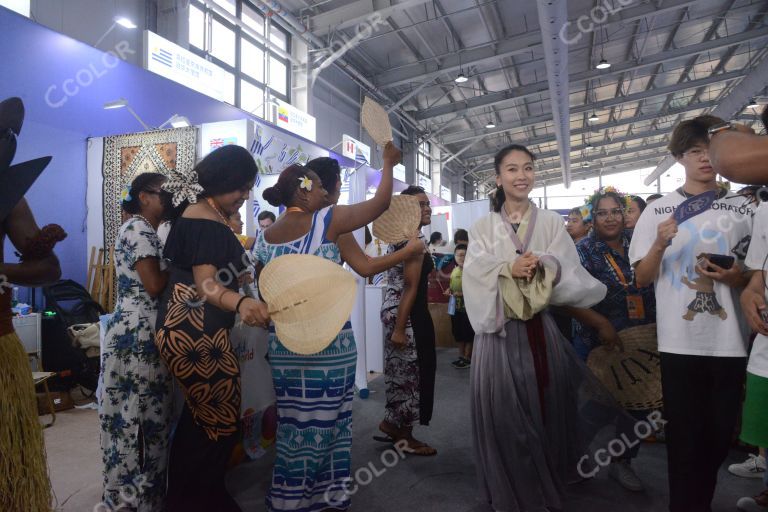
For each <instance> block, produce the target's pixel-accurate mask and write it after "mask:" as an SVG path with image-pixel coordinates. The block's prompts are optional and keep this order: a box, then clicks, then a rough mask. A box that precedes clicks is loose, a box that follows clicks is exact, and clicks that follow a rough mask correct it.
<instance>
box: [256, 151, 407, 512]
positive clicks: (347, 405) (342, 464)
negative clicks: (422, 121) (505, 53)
mask: <svg viewBox="0 0 768 512" xmlns="http://www.w3.org/2000/svg"><path fill="white" fill-rule="evenodd" d="M400 156H401V155H400V151H399V150H398V149H397V148H396V147H395V146H394V145H393V144H392V143H389V144H387V146H386V147H385V148H384V168H383V170H382V176H381V183H380V184H379V187H378V189H377V190H376V194H375V195H374V197H373V198H372V199H370V200H368V201H364V202H362V203H358V204H355V205H349V206H345V205H336V206H334V205H331V206H328V192H327V191H326V190H325V189H324V188H323V185H322V182H321V180H320V178H319V177H318V176H317V174H316V173H315V172H313V171H312V170H310V169H309V168H307V167H304V166H301V165H292V166H290V167H288V168H286V169H285V170H283V172H282V173H280V178H279V179H278V181H277V183H276V184H275V185H274V186H273V187H269V188H268V189H266V190H265V191H264V193H263V196H264V199H266V200H267V201H268V202H269V203H270V204H271V205H273V206H285V207H287V209H286V211H285V213H283V215H281V216H280V217H279V218H278V219H277V221H276V222H275V223H274V224H273V225H271V226H270V227H269V228H267V229H266V230H264V231H262V232H260V233H259V235H258V239H257V241H256V250H255V255H256V259H257V261H258V262H259V264H260V265H261V266H263V265H266V264H268V263H269V262H270V261H272V260H274V259H275V258H279V257H280V256H283V255H285V254H312V255H315V256H320V257H323V258H326V259H329V260H331V261H334V262H337V263H341V255H340V251H339V247H338V246H337V244H336V242H337V240H338V239H339V237H340V236H341V235H343V234H344V233H350V232H352V231H354V230H355V229H359V228H361V227H363V226H365V225H366V224H368V223H369V222H372V221H373V220H374V219H376V218H377V217H378V216H379V215H381V214H382V213H383V212H384V211H385V210H386V209H387V208H388V207H389V203H390V200H391V198H392V168H393V167H394V166H395V165H396V164H397V163H398V162H399V161H400ZM269 361H270V364H271V365H272V377H273V382H274V386H275V394H276V397H277V408H278V417H279V420H278V428H277V442H276V445H277V458H276V460H275V467H274V470H273V475H272V484H271V486H270V489H269V492H268V493H267V497H266V504H267V508H268V509H269V510H270V511H288V510H291V511H302V512H304V511H306V512H309V511H316V510H328V509H330V510H346V509H348V508H349V506H350V499H349V490H348V489H347V482H348V480H349V478H350V476H351V467H350V466H351V448H352V399H353V388H354V383H355V365H356V362H357V348H356V346H355V339H354V336H353V334H352V326H351V324H350V323H349V322H347V323H346V324H345V325H344V327H343V328H342V330H341V332H339V334H338V336H337V337H336V339H335V340H334V341H333V342H332V343H331V344H330V345H329V346H328V347H327V348H326V349H324V350H323V351H321V352H319V353H317V354H312V355H301V354H296V353H294V352H292V351H290V350H289V349H288V348H286V347H285V346H284V345H283V344H282V343H281V342H280V340H279V339H278V338H277V336H276V334H275V331H274V327H270V335H269Z"/></svg>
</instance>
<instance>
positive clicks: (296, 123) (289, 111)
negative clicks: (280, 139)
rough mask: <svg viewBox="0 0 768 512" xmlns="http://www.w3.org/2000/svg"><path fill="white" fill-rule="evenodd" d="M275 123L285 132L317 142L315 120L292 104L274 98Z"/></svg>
mask: <svg viewBox="0 0 768 512" xmlns="http://www.w3.org/2000/svg"><path fill="white" fill-rule="evenodd" d="M273 101H274V102H275V106H274V109H275V110H274V123H275V124H276V125H277V126H279V127H280V128H282V129H284V130H288V131H289V132H291V133H295V134H296V135H298V136H300V137H304V138H305V139H309V140H311V141H312V142H315V139H316V136H317V130H316V128H315V125H316V121H315V118H314V117H312V116H311V115H309V114H307V113H306V112H304V111H303V110H299V109H298V108H296V107H294V106H293V105H291V104H290V103H286V102H284V101H282V100H280V99H278V98H273Z"/></svg>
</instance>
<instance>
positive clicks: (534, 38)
mask: <svg viewBox="0 0 768 512" xmlns="http://www.w3.org/2000/svg"><path fill="white" fill-rule="evenodd" d="M695 3H697V2H696V1H690V0H669V1H667V2H665V5H664V6H663V7H661V8H658V9H657V8H656V7H655V6H654V5H651V4H646V3H643V4H640V5H637V6H629V7H626V8H624V9H622V10H620V11H619V12H617V13H616V14H614V15H613V16H611V17H609V19H608V20H607V21H606V22H605V23H603V24H601V25H599V26H598V27H594V28H599V29H600V30H602V29H605V28H608V27H610V26H613V25H617V24H627V23H629V22H631V21H635V20H638V19H641V18H645V17H647V16H654V15H656V16H658V15H663V14H665V13H667V12H670V11H676V10H679V9H682V8H684V7H687V6H688V5H692V4H695ZM580 14H583V13H580ZM577 20H578V17H577V18H575V19H573V20H571V21H570V22H569V23H570V25H569V27H575V26H576V22H577ZM556 28H557V29H558V31H559V30H560V28H561V26H557V27H556ZM566 28H567V27H566ZM571 40H572V38H571ZM541 44H542V40H541V34H540V33H539V31H538V30H536V31H530V32H526V33H524V34H519V35H516V36H512V37H509V38H507V39H503V40H501V41H493V42H491V43H485V44H483V45H479V46H475V47H474V48H469V49H464V50H463V51H462V52H461V54H460V56H461V63H459V54H456V53H455V52H451V53H447V54H444V55H440V56H439V58H440V59H441V60H442V61H443V67H442V68H440V69H437V68H435V66H434V65H432V63H430V62H417V63H413V64H406V65H404V66H400V67H397V68H393V69H389V70H385V71H383V72H382V73H380V74H378V75H376V76H375V77H374V79H373V83H375V84H376V85H377V86H378V87H380V88H389V87H395V86H398V85H403V84H407V83H410V82H421V81H423V80H430V79H432V78H433V76H434V74H435V73H439V72H442V73H449V72H452V71H457V70H458V69H459V68H460V67H466V65H467V64H472V65H481V64H485V63H488V62H497V61H498V60H499V59H500V58H503V57H509V56H511V55H516V54H519V53H523V52H530V51H531V50H537V51H539V52H540V51H541V50H540V47H541Z"/></svg>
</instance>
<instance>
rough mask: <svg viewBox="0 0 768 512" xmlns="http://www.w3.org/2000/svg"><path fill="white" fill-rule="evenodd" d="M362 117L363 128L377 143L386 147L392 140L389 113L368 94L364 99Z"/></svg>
mask: <svg viewBox="0 0 768 512" xmlns="http://www.w3.org/2000/svg"><path fill="white" fill-rule="evenodd" d="M360 117H361V120H362V124H363V128H365V131H367V132H368V135H370V136H371V138H372V139H373V141H374V142H375V143H376V144H378V145H379V146H381V147H384V146H386V145H387V142H390V141H391V140H392V125H391V124H390V123H389V114H387V111H386V110H384V108H382V106H381V105H379V104H378V103H376V102H375V101H373V100H372V99H371V98H369V97H367V96H366V97H365V101H363V108H362V109H361V110H360Z"/></svg>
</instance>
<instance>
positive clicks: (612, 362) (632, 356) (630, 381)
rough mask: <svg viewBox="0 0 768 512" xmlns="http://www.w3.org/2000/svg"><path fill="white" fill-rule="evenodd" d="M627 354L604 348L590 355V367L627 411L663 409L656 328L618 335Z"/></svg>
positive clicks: (644, 327) (653, 325)
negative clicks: (661, 407)
mask: <svg viewBox="0 0 768 512" xmlns="http://www.w3.org/2000/svg"><path fill="white" fill-rule="evenodd" d="M618 335H619V338H620V339H621V342H622V343H623V344H624V352H620V351H619V350H618V349H614V350H612V349H609V348H608V347H606V346H600V347H597V348H595V349H594V350H592V352H590V353H589V358H588V359H587V366H589V369H590V370H592V373H594V374H595V376H597V378H598V379H600V382H602V383H603V385H605V387H606V388H608V390H609V391H610V392H611V394H612V395H613V397H614V398H615V399H616V401H617V402H619V403H620V404H621V405H622V406H624V407H625V408H626V409H628V410H631V411H644V410H647V409H654V408H657V407H660V406H661V405H662V393H661V366H660V364H661V359H660V357H659V348H658V345H657V342H656V324H647V325H640V326H637V327H630V328H628V329H624V330H622V331H619V332H618Z"/></svg>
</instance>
